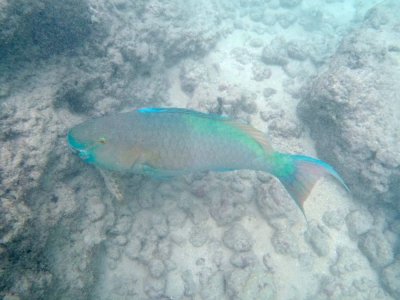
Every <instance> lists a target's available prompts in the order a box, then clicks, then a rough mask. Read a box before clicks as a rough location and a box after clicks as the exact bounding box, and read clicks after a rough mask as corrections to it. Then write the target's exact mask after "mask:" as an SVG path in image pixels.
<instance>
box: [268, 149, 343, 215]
mask: <svg viewBox="0 0 400 300" xmlns="http://www.w3.org/2000/svg"><path fill="white" fill-rule="evenodd" d="M278 155H279V156H280V158H281V159H280V161H281V162H283V164H285V166H280V167H279V166H278V167H279V168H278V172H276V174H274V175H275V176H276V177H277V178H278V179H279V180H280V181H281V182H282V184H283V185H284V187H285V188H286V190H287V191H288V192H289V194H290V196H292V198H293V200H294V201H295V202H296V204H297V206H298V207H299V208H300V209H301V211H302V212H303V214H304V209H303V203H304V201H305V200H306V199H307V197H308V195H309V194H310V192H311V190H312V188H313V187H314V185H315V183H316V182H317V181H318V179H320V178H321V177H323V176H324V175H326V174H330V175H332V176H333V177H335V178H336V179H337V180H338V181H339V182H340V183H341V184H342V185H343V186H344V188H345V189H346V190H347V191H350V190H349V188H348V187H347V185H346V184H345V183H344V181H343V179H342V178H341V177H340V176H339V174H338V173H337V172H336V171H335V170H334V169H333V167H332V166H330V165H329V164H327V163H326V162H323V161H321V160H318V159H315V158H312V157H308V156H302V155H289V154H281V153H279V154H278ZM279 170H280V172H279ZM282 170H284V171H283V172H282Z"/></svg>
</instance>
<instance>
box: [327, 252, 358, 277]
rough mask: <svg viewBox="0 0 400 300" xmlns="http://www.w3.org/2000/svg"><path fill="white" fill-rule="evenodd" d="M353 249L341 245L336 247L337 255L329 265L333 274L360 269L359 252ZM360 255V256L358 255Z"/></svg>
mask: <svg viewBox="0 0 400 300" xmlns="http://www.w3.org/2000/svg"><path fill="white" fill-rule="evenodd" d="M358 253H359V252H356V251H354V250H353V249H350V248H347V247H343V248H338V249H337V254H338V257H337V259H336V262H335V263H334V264H333V265H332V266H331V267H330V271H331V273H332V274H333V275H335V276H338V275H339V276H340V275H343V274H347V273H351V272H357V271H360V270H362V268H363V267H362V263H361V258H362V256H361V254H358ZM360 256H361V257H360Z"/></svg>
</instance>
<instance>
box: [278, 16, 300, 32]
mask: <svg viewBox="0 0 400 300" xmlns="http://www.w3.org/2000/svg"><path fill="white" fill-rule="evenodd" d="M296 21H297V16H296V15H295V14H282V15H280V16H279V17H278V23H279V25H281V27H282V28H283V29H287V28H289V27H290V26H292V25H293V24H294V23H295V22H296Z"/></svg>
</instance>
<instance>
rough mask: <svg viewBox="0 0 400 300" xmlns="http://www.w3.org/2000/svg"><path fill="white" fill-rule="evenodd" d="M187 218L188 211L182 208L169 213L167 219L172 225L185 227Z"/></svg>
mask: <svg viewBox="0 0 400 300" xmlns="http://www.w3.org/2000/svg"><path fill="white" fill-rule="evenodd" d="M186 219H187V215H186V213H185V212H184V211H183V210H182V209H179V208H177V209H174V210H172V211H171V212H169V213H168V216H167V221H168V224H169V225H170V226H171V227H183V225H185V222H186Z"/></svg>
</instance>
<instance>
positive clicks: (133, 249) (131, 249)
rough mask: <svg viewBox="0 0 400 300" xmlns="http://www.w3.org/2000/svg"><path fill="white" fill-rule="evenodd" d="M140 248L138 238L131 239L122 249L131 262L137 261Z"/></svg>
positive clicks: (140, 244)
mask: <svg viewBox="0 0 400 300" xmlns="http://www.w3.org/2000/svg"><path fill="white" fill-rule="evenodd" d="M141 248H142V243H141V241H140V240H139V239H138V238H133V239H131V240H130V241H129V243H128V244H127V245H126V246H125V248H124V249H125V255H126V256H127V257H128V258H130V259H132V260H134V259H137V258H138V257H139V254H140V250H141Z"/></svg>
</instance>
